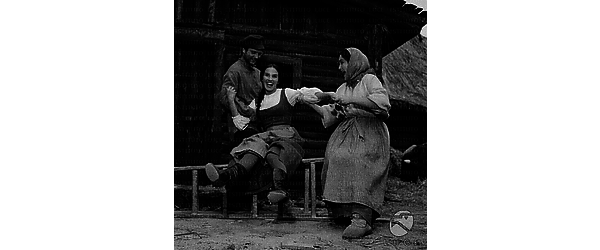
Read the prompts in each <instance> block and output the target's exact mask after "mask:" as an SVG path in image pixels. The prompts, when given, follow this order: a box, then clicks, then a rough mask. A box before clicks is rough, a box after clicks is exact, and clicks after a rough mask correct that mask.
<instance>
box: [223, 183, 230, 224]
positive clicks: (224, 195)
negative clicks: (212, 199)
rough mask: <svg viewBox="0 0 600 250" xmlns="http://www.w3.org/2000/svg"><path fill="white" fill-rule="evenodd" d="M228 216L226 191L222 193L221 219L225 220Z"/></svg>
mask: <svg viewBox="0 0 600 250" xmlns="http://www.w3.org/2000/svg"><path fill="white" fill-rule="evenodd" d="M227 217H229V215H228V214H227V189H225V191H224V192H223V218H227Z"/></svg>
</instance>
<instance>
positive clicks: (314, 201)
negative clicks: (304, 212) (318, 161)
mask: <svg viewBox="0 0 600 250" xmlns="http://www.w3.org/2000/svg"><path fill="white" fill-rule="evenodd" d="M315 169H316V168H315V162H314V161H313V162H311V163H310V189H311V197H310V206H311V211H310V213H311V217H313V218H316V217H317V188H316V187H317V178H316V170H315Z"/></svg>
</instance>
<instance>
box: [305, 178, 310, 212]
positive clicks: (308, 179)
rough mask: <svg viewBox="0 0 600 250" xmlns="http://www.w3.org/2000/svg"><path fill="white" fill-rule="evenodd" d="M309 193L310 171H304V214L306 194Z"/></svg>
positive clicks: (306, 205) (306, 210)
mask: <svg viewBox="0 0 600 250" xmlns="http://www.w3.org/2000/svg"><path fill="white" fill-rule="evenodd" d="M309 192H310V170H309V169H308V168H307V169H304V213H306V214H308V213H309V211H308V199H309V198H308V194H309Z"/></svg>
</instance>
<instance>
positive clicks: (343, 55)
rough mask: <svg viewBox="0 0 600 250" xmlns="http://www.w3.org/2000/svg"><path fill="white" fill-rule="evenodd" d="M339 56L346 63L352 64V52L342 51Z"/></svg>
mask: <svg viewBox="0 0 600 250" xmlns="http://www.w3.org/2000/svg"><path fill="white" fill-rule="evenodd" d="M339 55H340V56H342V58H344V60H346V62H350V51H348V50H347V49H343V50H340V53H339Z"/></svg>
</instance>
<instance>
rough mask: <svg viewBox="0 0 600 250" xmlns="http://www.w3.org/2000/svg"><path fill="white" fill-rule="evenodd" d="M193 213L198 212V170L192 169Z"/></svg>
mask: <svg viewBox="0 0 600 250" xmlns="http://www.w3.org/2000/svg"><path fill="white" fill-rule="evenodd" d="M192 213H198V170H192Z"/></svg>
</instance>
